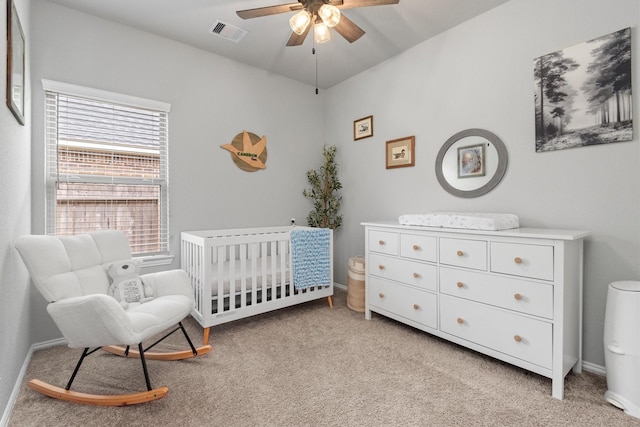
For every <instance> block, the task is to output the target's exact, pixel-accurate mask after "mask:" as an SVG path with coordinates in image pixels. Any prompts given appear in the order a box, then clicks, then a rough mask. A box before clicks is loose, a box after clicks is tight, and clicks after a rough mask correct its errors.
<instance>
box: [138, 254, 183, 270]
mask: <svg viewBox="0 0 640 427" xmlns="http://www.w3.org/2000/svg"><path fill="white" fill-rule="evenodd" d="M134 258H135V259H136V260H137V261H140V262H141V263H142V268H145V267H158V266H163V265H169V264H171V263H172V262H173V259H174V258H175V257H174V256H173V255H167V254H165V255H147V256H141V257H134Z"/></svg>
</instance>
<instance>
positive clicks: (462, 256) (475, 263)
mask: <svg viewBox="0 0 640 427" xmlns="http://www.w3.org/2000/svg"><path fill="white" fill-rule="evenodd" d="M440 263H441V264H448V265H455V266H458V267H466V268H473V269H475V270H486V269H487V242H486V241H484V240H466V239H450V238H441V239H440Z"/></svg>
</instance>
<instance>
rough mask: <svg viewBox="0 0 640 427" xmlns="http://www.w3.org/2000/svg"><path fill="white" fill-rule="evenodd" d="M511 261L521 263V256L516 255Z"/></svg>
mask: <svg viewBox="0 0 640 427" xmlns="http://www.w3.org/2000/svg"><path fill="white" fill-rule="evenodd" d="M513 262H515V263H516V264H522V258H520V257H518V256H517V257H515V258H514V259H513Z"/></svg>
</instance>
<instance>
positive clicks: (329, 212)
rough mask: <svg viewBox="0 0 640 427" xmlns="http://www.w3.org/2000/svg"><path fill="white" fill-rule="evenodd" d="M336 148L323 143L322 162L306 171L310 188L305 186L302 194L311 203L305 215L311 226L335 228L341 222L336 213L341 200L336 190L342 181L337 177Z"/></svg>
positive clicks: (339, 216) (340, 186) (339, 187)
mask: <svg viewBox="0 0 640 427" xmlns="http://www.w3.org/2000/svg"><path fill="white" fill-rule="evenodd" d="M337 150H338V148H337V147H336V146H335V145H330V146H327V145H325V146H324V147H323V148H322V155H323V157H324V164H323V165H322V166H320V169H319V170H313V169H312V170H310V171H308V172H307V181H308V182H309V185H310V186H311V188H306V189H305V190H304V191H303V192H302V194H303V195H304V196H305V197H306V198H308V199H309V200H311V201H312V203H313V210H312V211H311V212H309V215H308V216H307V224H309V226H311V227H321V228H331V229H336V228H338V227H340V224H342V215H340V214H338V211H339V210H340V201H341V200H342V196H340V195H339V194H338V190H340V189H341V188H342V183H341V182H340V179H339V178H338V165H337V163H336V151H337Z"/></svg>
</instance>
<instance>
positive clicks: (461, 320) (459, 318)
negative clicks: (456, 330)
mask: <svg viewBox="0 0 640 427" xmlns="http://www.w3.org/2000/svg"><path fill="white" fill-rule="evenodd" d="M457 322H458V323H459V324H461V325H462V324H463V323H464V319H463V318H462V317H458V319H457Z"/></svg>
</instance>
